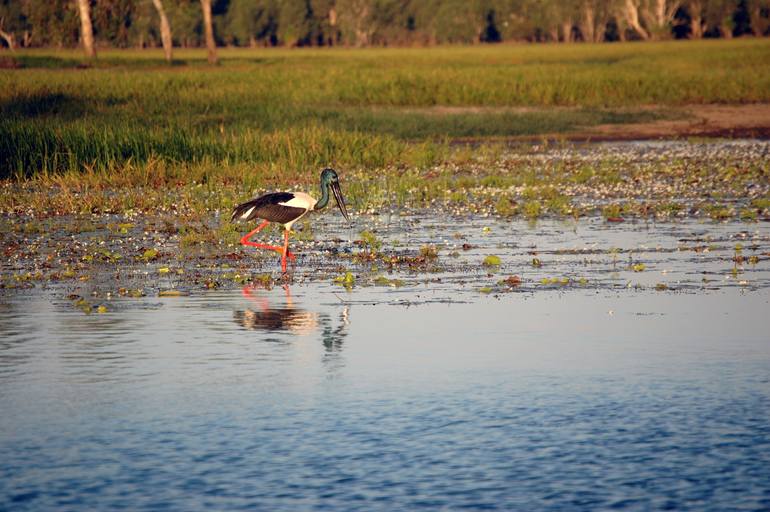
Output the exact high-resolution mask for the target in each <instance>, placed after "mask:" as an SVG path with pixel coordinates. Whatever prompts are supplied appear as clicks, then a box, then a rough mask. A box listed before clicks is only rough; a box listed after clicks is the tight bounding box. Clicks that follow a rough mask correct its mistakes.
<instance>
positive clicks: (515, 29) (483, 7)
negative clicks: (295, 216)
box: [0, 0, 770, 61]
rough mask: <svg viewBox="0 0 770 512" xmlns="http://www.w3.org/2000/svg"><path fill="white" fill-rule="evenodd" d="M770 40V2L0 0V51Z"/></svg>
mask: <svg viewBox="0 0 770 512" xmlns="http://www.w3.org/2000/svg"><path fill="white" fill-rule="evenodd" d="M769 33H770V0H0V45H2V46H4V47H10V48H11V49H13V48H15V47H41V46H43V47H51V46H52V47H72V46H77V45H79V44H80V45H82V46H83V47H84V49H85V51H86V54H87V55H88V56H89V57H90V56H93V55H94V54H95V48H96V47H97V46H108V47H142V48H143V47H156V46H163V47H164V48H165V49H166V56H167V58H168V59H169V60H170V59H171V51H172V47H173V46H177V47H197V46H203V45H206V46H208V48H209V58H210V60H212V61H215V60H216V47H217V46H223V45H225V46H279V45H280V46H334V45H345V46H372V45H379V46H394V45H395V46H406V45H433V44H473V43H494V42H501V41H536V42H549V41H551V42H573V41H590V42H602V41H624V40H656V39H669V38H702V37H722V38H729V37H735V36H741V35H747V34H750V35H755V36H764V35H768V34H769Z"/></svg>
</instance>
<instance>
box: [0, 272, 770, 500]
mask: <svg viewBox="0 0 770 512" xmlns="http://www.w3.org/2000/svg"><path fill="white" fill-rule="evenodd" d="M250 293H251V296H250V297H247V296H244V295H243V294H242V293H241V292H240V291H234V292H212V293H205V294H201V295H195V296H193V297H179V298H144V299H114V300H113V301H112V302H111V303H110V307H111V311H110V313H109V314H106V315H91V316H85V315H83V313H82V312H80V311H78V310H77V309H76V308H73V307H72V306H71V304H70V303H69V302H68V301H66V300H65V299H62V298H61V297H60V295H57V294H55V293H51V294H46V292H42V291H36V292H30V293H29V294H28V295H17V296H14V297H5V298H3V299H2V300H0V332H1V333H2V338H1V340H2V341H0V509H2V510H14V511H16V510H35V511H39V510H57V511H59V510H65V511H66V510H77V511H82V510H112V509H128V510H164V509H166V510H185V511H187V510H238V509H248V510H271V511H275V510H323V509H325V510H412V509H463V508H465V509H471V510H475V509H505V510H598V509H610V508H617V509H627V510H658V509H671V510H737V509H744V510H763V509H764V510H766V509H769V508H770V470H768V468H770V336H769V335H768V332H770V321H769V320H768V316H767V312H768V311H770V308H769V307H768V305H769V304H768V303H769V301H770V293H769V292H768V291H767V289H762V290H756V291H750V292H744V291H741V290H738V289H724V290H719V291H715V292H696V293H656V292H650V291H646V292H639V293H634V292H629V291H621V292H611V291H597V290H594V291H590V290H586V291H571V292H566V293H561V292H558V291H550V292H543V293H535V294H516V293H514V294H509V295H504V296H501V297H499V298H494V297H491V296H490V297H487V296H479V295H478V294H475V295H471V294H465V295H462V296H457V297H453V296H447V293H448V292H447V291H446V290H440V291H434V290H432V289H431V288H430V287H428V286H422V287H420V286H419V285H415V286H412V287H406V289H398V290H395V289H394V290H390V289H383V288H377V289H374V288H370V289H359V290H356V291H354V292H353V293H351V294H347V293H345V292H344V291H342V290H341V289H340V288H339V287H335V286H333V285H331V284H329V283H315V284H305V285H298V286H293V287H292V288H291V289H290V293H291V296H287V294H286V292H285V291H284V290H283V289H281V288H275V289H273V290H269V291H267V290H251V292H250ZM246 295H249V293H247V294H246ZM400 297H410V298H411V299H412V301H413V302H412V305H410V306H408V307H407V306H403V305H398V304H399V303H400V302H399V300H400ZM417 297H419V299H420V300H422V302H419V301H416V300H415V299H416V298H417ZM452 299H462V302H460V301H457V300H456V301H454V302H452Z"/></svg>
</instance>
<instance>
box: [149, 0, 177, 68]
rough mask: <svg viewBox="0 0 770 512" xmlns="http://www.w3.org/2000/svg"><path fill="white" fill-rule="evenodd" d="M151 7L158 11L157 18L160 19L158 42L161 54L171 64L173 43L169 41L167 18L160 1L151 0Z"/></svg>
mask: <svg viewBox="0 0 770 512" xmlns="http://www.w3.org/2000/svg"><path fill="white" fill-rule="evenodd" d="M152 5H154V6H155V10H156V11H158V17H159V18H160V41H161V44H163V53H164V54H165V55H166V61H167V62H171V60H172V59H173V57H174V56H173V51H174V50H173V46H174V42H173V40H172V39H171V24H170V23H169V22H168V16H166V11H165V9H163V2H162V0H152Z"/></svg>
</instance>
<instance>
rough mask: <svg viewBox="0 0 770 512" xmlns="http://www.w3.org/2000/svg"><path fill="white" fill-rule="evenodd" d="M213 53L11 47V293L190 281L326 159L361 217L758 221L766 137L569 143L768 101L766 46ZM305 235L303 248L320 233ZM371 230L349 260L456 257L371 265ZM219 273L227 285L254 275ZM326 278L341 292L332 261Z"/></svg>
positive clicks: (7, 151) (7, 77) (1, 151)
mask: <svg viewBox="0 0 770 512" xmlns="http://www.w3.org/2000/svg"><path fill="white" fill-rule="evenodd" d="M222 57H223V58H222V63H221V65H219V66H215V67H211V66H208V65H206V64H205V63H204V60H203V54H202V53H200V52H195V51H183V52H179V53H178V54H177V58H178V59H179V62H177V63H176V64H175V65H173V66H166V65H164V64H163V63H162V59H161V58H160V55H159V54H157V53H154V52H136V51H111V52H102V53H101V54H100V58H99V60H98V61H96V62H95V63H93V64H92V65H90V66H89V67H87V68H84V69H81V68H79V67H77V66H76V64H77V63H78V62H79V58H78V56H77V54H76V53H74V52H70V51H60V52H51V51H35V50H25V51H20V52H18V53H16V54H15V56H14V57H13V58H14V59H15V60H16V61H18V63H19V68H17V69H9V70H5V71H3V72H2V73H0V109H1V110H2V120H0V172H2V174H3V176H4V179H3V182H2V185H1V186H2V193H1V194H0V209H2V211H3V219H2V231H3V233H4V236H3V240H4V247H3V250H4V251H5V254H6V256H8V257H12V258H14V259H15V260H16V261H19V262H21V261H25V262H26V263H24V264H22V265H21V266H20V267H19V266H6V267H5V269H4V276H3V282H4V286H15V285H17V284H20V283H21V284H24V283H34V282H35V281H36V276H37V277H40V276H48V277H52V278H63V279H65V280H66V279H80V278H83V279H87V278H88V276H87V275H84V274H83V272H82V271H83V267H84V266H87V265H97V266H98V265H111V264H116V263H117V262H120V265H125V264H126V262H128V261H131V262H133V263H137V264H144V265H151V266H152V265H154V266H153V267H152V268H153V269H154V268H155V267H158V268H159V269H166V270H167V272H166V273H160V274H158V275H159V276H161V275H163V276H165V277H168V276H179V277H178V279H180V280H185V279H191V277H190V274H189V273H184V272H186V271H188V270H189V268H187V269H186V270H185V269H184V267H185V266H186V264H185V263H182V262H184V261H187V260H186V259H185V258H189V257H190V255H197V256H195V257H199V256H201V255H205V257H211V258H214V259H216V260H218V261H220V260H222V259H223V258H224V259H227V258H229V259H230V260H233V261H239V260H241V259H242V258H243V257H244V256H245V255H246V254H247V253H246V252H244V251H242V250H241V249H240V248H239V247H238V246H237V240H238V238H239V233H240V227H239V226H238V225H234V224H231V223H229V222H227V221H226V217H227V215H226V212H227V211H228V210H229V209H230V208H231V207H232V206H233V205H234V204H235V203H236V202H238V201H240V200H242V199H243V198H244V197H248V196H251V195H256V194H258V193H261V192H263V191H266V190H275V189H278V188H290V189H301V190H309V191H311V192H312V191H313V189H314V188H315V187H316V183H315V181H316V178H317V176H316V175H317V169H318V168H320V167H322V166H334V167H337V168H338V169H340V171H341V175H342V180H343V186H344V190H345V195H346V197H347V199H348V201H349V203H350V205H351V207H352V209H353V210H354V211H356V212H357V213H358V214H359V215H361V214H382V213H387V214H388V215H390V214H396V215H413V214H415V213H418V212H423V213H421V214H420V215H426V213H425V212H427V215H428V216H430V215H436V214H441V215H444V214H448V215H459V216H464V215H465V216H469V215H470V216H474V217H479V218H486V217H494V218H498V219H502V220H507V219H508V220H510V219H513V220H515V219H525V220H527V221H530V222H535V221H537V220H538V219H549V218H553V219H562V220H566V221H570V222H575V221H576V220H578V219H581V218H589V219H590V218H599V219H603V221H604V222H608V223H621V222H623V221H634V222H636V221H642V222H647V221H665V220H682V219H685V218H701V219H704V220H706V221H708V222H714V221H725V220H735V221H742V222H755V221H761V220H766V219H767V218H768V215H769V214H770V212H769V211H768V207H769V206H770V199H769V198H770V195H769V194H770V184H769V180H768V174H769V173H770V168H769V167H770V165H769V164H768V161H769V160H770V159H768V146H767V144H766V143H765V142H762V141H734V142H731V141H729V140H721V141H720V140H714V139H703V138H695V139H693V138H688V139H682V140H679V141H671V142H649V143H644V144H634V143H627V144H619V143H617V144H616V143H607V144H591V143H589V142H590V141H581V140H579V139H580V137H577V140H574V138H570V137H569V135H570V134H575V133H580V130H583V129H584V128H585V127H590V126H594V125H598V124H601V125H604V126H610V127H615V129H617V130H618V131H619V132H621V131H622V130H623V127H624V126H627V125H629V124H638V123H655V122H658V121H660V120H663V122H665V121H667V120H671V119H679V118H682V117H683V116H684V117H686V116H687V115H688V114H687V112H686V111H685V110H684V108H685V107H688V108H690V107H692V106H693V105H698V104H702V105H709V104H714V103H728V104H746V103H753V102H766V101H768V99H769V98H768V91H770V73H768V71H767V70H768V69H770V66H768V64H770V44H768V41H766V40H739V41H729V42H726V41H718V42H717V41H701V42H667V43H654V44H645V45H640V44H630V43H627V44H617V45H580V46H570V47H554V46H495V47H474V48H460V47H457V48H430V49H369V50H362V51H361V50H359V51H353V50H345V49H301V50H287V49H272V50H240V49H232V50H226V51H224V52H222ZM469 136H472V140H468V137H469ZM299 228H300V229H298V233H297V237H298V238H299V239H300V241H301V242H302V243H307V244H313V243H314V242H313V240H314V239H315V238H316V237H315V234H314V232H313V229H312V227H311V224H310V223H304V225H303V226H299ZM367 233H368V234H369V235H367ZM370 235H371V236H370ZM368 236H370V237H369V238H367V237H368ZM373 236H374V235H372V234H371V231H370V227H369V226H367V225H361V224H358V225H357V226H356V227H355V228H354V230H353V232H350V233H348V235H347V238H349V239H351V241H356V242H357V243H358V244H359V245H358V247H359V248H358V249H356V254H354V255H351V256H355V258H354V260H351V261H350V262H349V263H355V264H365V263H366V264H371V265H373V266H374V267H375V268H376V269H377V268H378V267H381V268H391V269H392V268H394V267H395V268H399V267H401V268H407V269H409V268H421V269H423V270H429V269H430V268H432V266H433V263H434V262H435V261H436V260H437V259H438V260H439V261H440V260H442V259H445V258H450V257H451V255H452V254H454V253H455V252H457V251H456V250H455V248H451V247H449V248H446V247H445V248H444V251H443V253H441V251H439V252H438V253H437V251H436V241H432V240H425V241H424V243H423V244H421V246H420V247H414V248H410V250H409V251H402V252H401V253H398V252H397V253H396V254H395V255H394V253H392V251H391V253H388V255H387V256H382V253H381V252H380V250H379V248H378V247H377V245H376V237H375V238H372V237H373ZM64 239H66V240H75V241H76V242H77V243H74V244H69V243H66V242H64V241H63V240H64ZM88 240H91V241H92V242H93V243H96V244H97V245H99V247H92V246H91V245H92V243H89V242H88ZM100 240H101V242H99V241H100ZM114 240H122V242H121V243H119V244H118V245H115V244H113V243H112V242H113V241H114ZM105 242H106V244H105ZM51 244H53V247H55V248H57V249H56V250H55V251H54V252H56V251H59V249H61V250H62V251H63V253H62V254H63V257H62V258H59V259H57V256H56V255H55V254H54V255H52V254H51V253H50V252H49V251H47V250H46V249H45V246H46V245H48V246H49V248H51V247H50V246H51ZM127 245H128V246H130V247H131V248H130V249H127ZM439 245H440V244H439ZM308 247H310V245H308ZM330 250H331V249H330ZM252 254H253V253H251V252H249V253H248V257H249V260H248V261H251V258H252ZM67 255H69V256H67ZM437 256H438V257H437ZM335 257H337V258H339V257H343V260H340V261H341V264H342V263H345V262H344V257H345V254H342V253H340V254H338V255H336V256H335ZM41 258H42V260H41ZM256 258H257V260H260V259H261V258H263V255H257V256H256ZM535 259H537V258H535ZM271 261H272V260H271ZM482 261H483V258H481V259H479V261H478V262H477V263H478V264H479V265H481V263H482ZM488 267H489V268H490V269H493V268H495V266H494V265H492V266H488ZM43 268H48V269H49V270H47V271H44V270H43ZM175 268H176V269H177V270H183V272H182V273H175V270H174V269H175ZM268 270H269V269H268ZM335 272H337V271H335ZM231 273H232V276H230V274H231ZM224 274H225V275H227V276H229V277H228V278H227V279H225V280H224V281H225V282H233V283H238V282H240V281H244V280H246V279H251V278H253V276H254V275H255V274H254V273H253V272H249V273H247V272H245V268H241V269H240V270H237V271H233V272H229V271H227V272H224ZM20 276H21V277H20ZM25 276H26V277H25ZM246 276H248V277H246ZM335 276H342V280H343V281H342V282H344V283H348V284H350V283H352V281H351V280H350V279H349V278H347V277H346V274H345V272H344V271H343V270H342V269H339V271H338V272H337V273H336V274H335ZM373 276H374V277H373V279H376V278H377V276H378V271H377V270H375V272H374V274H373ZM552 277H553V276H550V277H549V276H545V277H541V278H540V279H551V278H552ZM230 278H232V279H230ZM394 279H396V280H397V279H398V278H394V277H392V276H391V277H383V279H381V280H380V283H381V284H389V283H393V282H397V281H394ZM198 281H199V282H198V284H202V285H203V286H204V287H209V286H219V285H221V283H220V284H219V285H215V284H214V283H215V282H218V280H217V279H215V278H213V277H211V276H208V277H204V278H201V279H199V280H198ZM117 289H125V290H129V289H130V288H129V287H124V286H122V285H121V286H118V287H117V288H116V291H117ZM126 293H129V292H128V291H127V292H126Z"/></svg>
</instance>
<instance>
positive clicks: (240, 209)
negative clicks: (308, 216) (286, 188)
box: [230, 192, 306, 224]
mask: <svg viewBox="0 0 770 512" xmlns="http://www.w3.org/2000/svg"><path fill="white" fill-rule="evenodd" d="M293 198H294V194H292V193H291V192H272V193H270V194H265V195H263V196H259V197H257V198H255V199H252V200H250V201H246V202H245V203H241V204H239V205H238V206H236V207H235V208H233V215H232V217H230V220H236V219H237V220H254V219H265V220H269V221H270V222H277V223H278V224H285V223H286V222H290V221H292V220H294V219H296V218H298V217H300V216H301V215H302V214H303V213H305V211H306V210H305V209H304V208H297V207H294V206H285V205H282V204H280V203H285V202H288V201H291V200H292V199H293Z"/></svg>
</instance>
